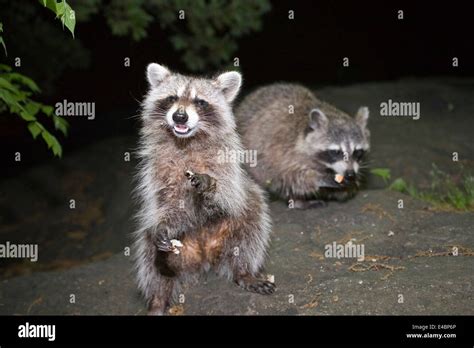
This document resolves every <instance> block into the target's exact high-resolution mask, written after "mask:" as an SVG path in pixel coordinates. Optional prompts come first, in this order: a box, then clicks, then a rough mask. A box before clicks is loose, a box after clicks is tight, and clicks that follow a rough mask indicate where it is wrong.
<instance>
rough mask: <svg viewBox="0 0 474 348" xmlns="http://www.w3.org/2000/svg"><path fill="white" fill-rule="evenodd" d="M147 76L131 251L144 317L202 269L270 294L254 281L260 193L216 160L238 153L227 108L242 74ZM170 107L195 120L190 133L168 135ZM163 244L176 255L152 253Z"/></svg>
mask: <svg viewBox="0 0 474 348" xmlns="http://www.w3.org/2000/svg"><path fill="white" fill-rule="evenodd" d="M147 77H148V81H149V83H150V90H149V91H148V94H147V95H146V97H145V99H144V101H143V105H142V108H143V113H142V122H143V126H142V128H141V132H140V145H139V148H140V150H139V156H140V158H141V162H140V166H139V172H138V177H137V179H138V185H137V188H136V193H137V197H138V200H139V212H138V214H137V220H138V229H137V231H136V232H135V234H134V237H135V243H134V251H135V263H136V272H137V279H138V286H139V289H140V291H141V292H142V293H143V295H144V297H145V299H146V301H147V304H148V306H149V310H150V314H162V313H163V312H165V311H166V309H167V308H168V306H170V305H171V304H172V302H174V301H176V299H177V297H178V295H179V294H181V293H182V291H184V287H185V286H186V285H189V283H192V282H194V281H196V280H197V279H198V276H199V274H201V273H202V272H203V271H208V270H209V269H214V270H215V271H216V272H217V273H218V274H219V275H222V276H224V277H227V278H228V279H231V280H234V281H235V282H237V283H238V284H239V285H240V286H242V287H244V288H246V289H248V290H254V291H257V292H263V293H265V292H266V291H265V290H267V292H273V290H274V286H273V285H272V284H268V282H266V281H265V280H263V279H260V278H258V277H259V273H260V272H261V271H262V267H263V263H264V260H265V256H266V249H267V246H268V242H269V235H270V230H271V224H270V218H269V215H268V208H267V204H266V202H265V198H264V193H263V191H262V190H261V189H260V188H259V187H258V186H257V185H256V184H255V183H254V182H253V181H252V180H251V179H250V178H249V177H248V176H247V174H246V172H245V171H244V170H243V169H242V166H241V164H240V163H235V162H234V163H231V162H224V161H219V160H218V151H219V150H225V149H230V150H236V151H239V150H241V149H242V145H241V142H240V139H239V137H238V135H237V133H236V130H235V127H236V126H235V121H234V116H233V113H232V108H231V103H232V101H233V99H234V98H235V96H236V95H237V92H238V90H239V87H240V82H241V78H240V74H238V73H236V72H229V73H224V74H221V75H219V76H218V77H216V78H212V79H204V78H194V77H188V76H183V75H180V74H176V73H171V72H170V71H169V70H168V69H167V68H165V67H163V66H161V65H158V64H150V66H149V67H148V72H147ZM170 96H172V98H171V99H170ZM200 100H201V101H202V100H204V101H205V102H206V103H204V105H201V104H203V103H202V102H201V103H200V102H199V101H200ZM178 108H182V109H183V110H185V111H186V112H187V113H188V114H189V115H191V114H193V115H194V116H193V117H194V118H193V120H191V118H192V117H191V116H190V120H189V121H188V123H189V124H190V125H191V123H192V126H193V128H192V130H190V131H189V132H190V134H192V135H191V136H186V137H182V136H179V134H176V133H175V132H174V130H173V120H172V117H171V116H170V110H171V112H172V111H173V110H175V109H178ZM196 120H197V121H196ZM188 170H190V171H192V172H193V173H196V176H195V177H196V178H200V180H201V181H196V182H197V183H198V184H199V186H193V184H196V182H194V181H192V182H191V181H190V180H189V178H187V177H186V175H185V172H186V171H188ZM206 183H208V184H209V185H208V186H209V187H205V186H206V185H205V184H206ZM171 239H178V240H180V241H181V242H182V243H183V247H182V248H181V249H180V253H179V254H175V253H173V252H167V251H162V250H160V248H157V245H158V246H160V245H161V244H160V243H163V240H164V241H165V242H166V241H167V240H171Z"/></svg>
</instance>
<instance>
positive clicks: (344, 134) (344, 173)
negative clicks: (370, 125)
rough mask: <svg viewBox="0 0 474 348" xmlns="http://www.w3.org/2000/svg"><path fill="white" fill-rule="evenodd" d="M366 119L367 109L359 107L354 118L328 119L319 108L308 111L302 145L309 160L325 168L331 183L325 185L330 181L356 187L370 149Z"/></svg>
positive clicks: (367, 115)
mask: <svg viewBox="0 0 474 348" xmlns="http://www.w3.org/2000/svg"><path fill="white" fill-rule="evenodd" d="M368 117H369V110H368V108H367V107H361V108H360V109H359V111H358V112H357V114H356V116H355V118H350V117H333V118H328V117H327V116H326V115H325V114H324V113H323V112H322V111H321V110H320V109H313V110H311V112H310V121H309V127H310V131H309V132H308V134H307V136H306V142H307V146H308V147H309V148H310V152H311V156H312V159H313V160H314V161H315V162H316V163H318V164H319V165H323V167H324V168H325V171H326V173H327V174H328V180H330V184H331V185H328V186H332V184H334V181H336V182H337V184H338V185H339V186H342V187H344V186H345V187H347V186H354V185H357V184H358V178H359V174H360V169H361V167H362V166H363V163H364V159H365V157H366V154H367V152H368V151H369V148H370V144H369V141H370V139H369V138H370V132H369V130H368V129H367V120H368ZM336 175H337V176H338V178H339V180H338V178H336ZM336 186H337V185H336Z"/></svg>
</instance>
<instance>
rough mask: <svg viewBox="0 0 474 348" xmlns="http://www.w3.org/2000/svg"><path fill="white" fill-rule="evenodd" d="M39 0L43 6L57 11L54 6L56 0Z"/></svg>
mask: <svg viewBox="0 0 474 348" xmlns="http://www.w3.org/2000/svg"><path fill="white" fill-rule="evenodd" d="M41 2H42V4H43V6H44V7H47V8H49V9H50V10H51V11H53V12H54V13H57V12H58V10H57V7H56V5H57V3H56V0H41Z"/></svg>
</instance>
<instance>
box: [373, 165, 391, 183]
mask: <svg viewBox="0 0 474 348" xmlns="http://www.w3.org/2000/svg"><path fill="white" fill-rule="evenodd" d="M370 172H371V173H372V174H374V175H376V176H379V177H381V178H382V179H383V181H384V182H385V183H386V184H387V183H388V181H389V180H390V176H391V175H390V169H388V168H372V169H371V170H370Z"/></svg>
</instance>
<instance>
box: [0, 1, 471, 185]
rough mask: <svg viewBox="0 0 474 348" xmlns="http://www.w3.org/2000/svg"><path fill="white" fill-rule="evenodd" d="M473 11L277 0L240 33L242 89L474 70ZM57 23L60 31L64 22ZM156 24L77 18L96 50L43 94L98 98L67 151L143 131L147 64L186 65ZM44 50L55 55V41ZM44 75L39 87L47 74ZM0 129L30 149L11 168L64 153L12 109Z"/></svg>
mask: <svg viewBox="0 0 474 348" xmlns="http://www.w3.org/2000/svg"><path fill="white" fill-rule="evenodd" d="M290 9H291V10H294V11H295V19H294V20H288V10H290ZM399 9H402V10H403V11H404V19H403V20H398V19H397V11H398V10H399ZM43 12H44V16H49V17H50V14H49V13H47V12H46V11H43ZM0 16H1V15H0ZM49 17H48V18H49ZM471 17H472V12H471V11H470V9H469V7H468V6H466V5H462V4H460V3H457V2H449V3H443V4H441V3H439V4H435V3H433V2H419V1H417V2H406V3H401V2H396V3H395V2H392V3H390V4H388V3H386V2H359V1H357V2H355V1H350V2H349V1H347V2H337V3H335V2H329V1H317V2H316V1H301V0H300V1H292V2H289V1H273V2H272V9H271V11H270V12H268V13H266V14H265V15H264V17H263V27H262V30H261V31H259V32H254V33H251V34H250V35H247V36H244V37H243V38H242V39H240V40H239V49H238V51H237V53H236V54H235V56H237V57H239V59H240V69H241V71H242V73H243V76H244V86H243V92H242V94H246V93H248V92H249V91H251V90H252V88H255V87H256V86H259V85H263V84H268V83H272V82H275V81H297V82H300V83H302V84H305V85H308V86H311V87H316V88H317V87H321V86H326V85H346V84H352V83H360V82H366V81H385V80H393V79H400V78H406V77H419V78H426V77H440V76H458V77H459V76H465V77H468V76H473V75H474V68H473V64H472V62H473V61H474V50H473V46H474V44H473V40H472V19H471ZM4 21H5V20H4ZM7 21H8V19H7ZM57 26H58V27H59V30H58V32H60V31H61V30H62V29H61V28H60V24H59V23H57ZM10 29H11V30H12V31H13V29H14V28H13V29H12V28H10ZM149 33H151V34H150V35H149V36H148V37H147V38H146V39H144V40H142V41H140V42H134V41H132V40H130V39H129V38H119V37H116V36H113V35H112V34H111V33H110V30H109V29H108V28H107V25H106V23H105V20H104V18H103V16H102V15H101V14H98V15H95V16H94V17H93V18H92V20H90V21H89V22H86V23H78V24H77V27H76V32H75V34H76V38H77V39H80V40H81V42H82V44H83V45H84V46H85V47H86V48H87V49H88V50H89V51H90V57H89V58H90V64H89V67H87V68H85V69H67V70H66V71H65V73H63V74H62V75H61V76H60V78H59V79H58V80H57V83H56V85H55V86H54V87H55V88H54V92H53V93H50V94H48V93H44V94H43V95H41V96H40V97H39V99H40V100H41V101H43V102H46V103H50V104H52V105H54V104H55V103H56V102H58V101H62V100H64V99H67V100H68V101H79V102H84V101H85V102H95V103H96V119H95V120H94V121H87V120H86V119H85V118H79V119H74V118H69V119H68V121H69V122H70V123H71V128H70V134H69V136H68V137H67V138H64V137H62V136H61V135H59V140H60V142H61V143H62V145H63V149H64V156H68V154H70V153H72V152H73V151H76V150H77V149H80V148H82V147H83V146H85V145H87V144H90V143H93V142H96V141H98V140H100V139H103V138H104V137H111V136H115V135H123V134H130V135H136V134H137V128H138V125H139V121H138V119H137V118H136V117H135V118H134V117H133V115H135V114H136V113H137V112H138V108H139V101H140V100H141V98H142V95H143V94H144V93H145V91H146V88H147V84H146V81H145V77H144V71H145V67H146V65H147V64H148V63H150V62H159V63H162V64H165V65H167V66H168V67H170V68H171V69H173V70H176V71H179V72H182V73H188V71H187V70H186V67H185V65H184V64H183V63H182V62H181V60H180V59H179V57H178V56H177V53H176V51H175V50H173V48H172V47H171V45H170V43H169V42H168V41H167V40H165V33H164V32H163V31H162V30H161V28H160V26H159V25H158V24H153V25H152V26H151V27H150V28H149ZM11 35H12V34H10V36H8V35H7V34H5V37H6V41H7V45H8V47H9V55H8V57H7V58H5V57H3V58H2V61H4V62H5V61H6V62H7V63H9V64H11V65H13V58H14V57H15V45H19V44H21V43H16V44H8V41H9V40H10V42H11V41H12V36H11ZM32 35H34V33H32ZM64 35H65V36H67V35H68V33H64ZM67 39H71V38H70V37H67ZM39 53H41V54H42V55H50V56H51V57H53V56H54V52H53V51H52V50H51V51H48V49H47V48H45V50H44V51H42V52H39ZM125 57H130V59H131V67H128V68H127V67H124V65H123V61H124V58H125ZM343 57H349V59H350V67H348V68H343V67H342V59H343ZM453 57H458V58H459V67H457V68H453V67H452V58H453ZM22 64H23V66H28V64H29V62H28V61H23V62H22ZM38 69H41V68H38ZM38 69H36V73H37V72H39V71H38ZM23 70H26V71H28V73H29V74H30V75H31V77H32V78H35V71H33V72H31V71H29V70H28V69H27V68H24V67H22V68H20V69H19V71H20V72H23ZM212 73H214V71H209V74H212ZM39 75H40V74H39ZM37 82H38V84H39V85H40V86H41V80H37ZM0 137H1V139H2V146H1V148H2V149H1V151H2V152H3V154H2V155H3V156H7V157H9V156H11V157H12V156H13V155H12V153H14V152H15V151H21V152H22V165H21V169H20V168H18V166H17V165H16V164H15V162H13V161H3V164H4V165H5V167H4V168H3V175H6V176H9V175H14V174H15V173H17V172H18V170H24V169H25V167H27V166H30V165H33V164H36V163H38V162H43V161H46V160H53V161H58V160H59V159H53V156H52V154H51V152H50V151H49V150H48V149H47V148H46V146H45V145H44V143H43V142H42V141H41V140H36V141H34V140H33V139H32V138H31V135H30V134H29V132H28V131H27V129H26V126H25V124H24V122H23V121H22V120H19V119H16V118H13V117H12V116H9V115H1V117H0Z"/></svg>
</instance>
